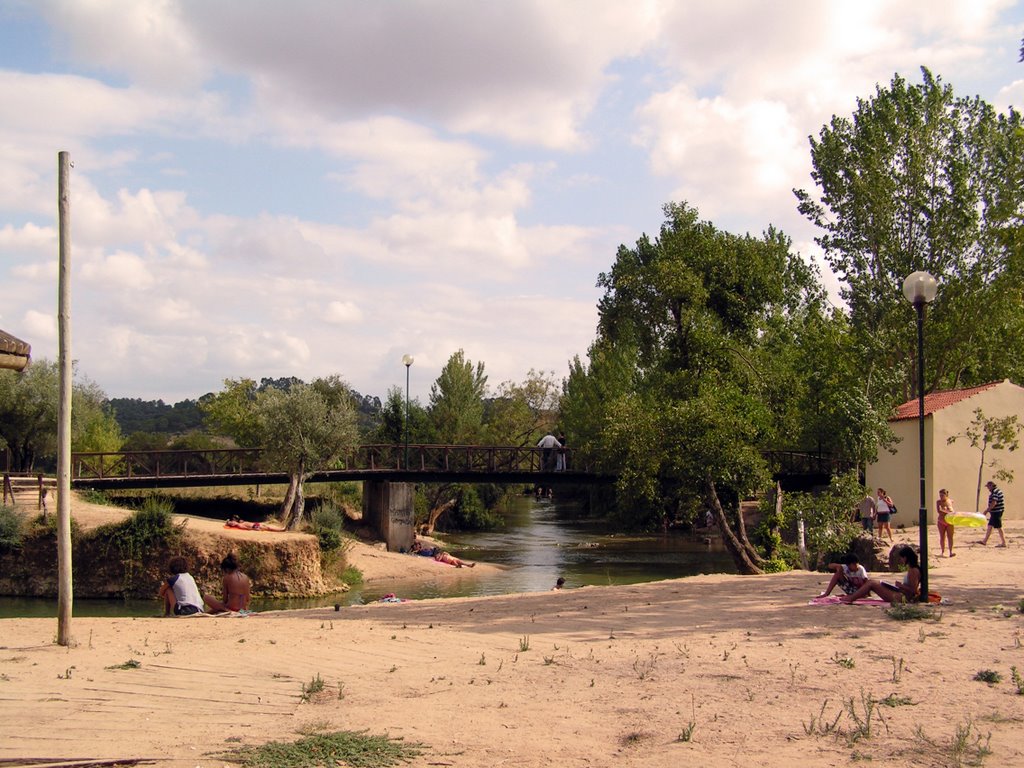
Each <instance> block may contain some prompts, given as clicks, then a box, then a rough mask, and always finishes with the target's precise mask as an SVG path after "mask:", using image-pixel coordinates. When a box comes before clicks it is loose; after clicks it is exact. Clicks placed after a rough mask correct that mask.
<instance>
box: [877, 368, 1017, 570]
mask: <svg viewBox="0 0 1024 768" xmlns="http://www.w3.org/2000/svg"><path fill="white" fill-rule="evenodd" d="M919 407H920V406H919V403H918V401H917V399H914V400H909V401H907V402H906V403H903V404H902V405H900V406H899V407H897V408H896V411H895V413H893V415H892V416H891V417H890V418H889V427H890V428H891V429H892V431H893V432H894V433H895V435H896V438H897V440H898V442H897V444H896V445H895V446H894V449H893V451H892V452H890V451H887V450H884V449H883V450H881V451H879V455H878V457H877V459H876V460H875V461H874V462H872V463H871V464H868V466H867V470H866V473H865V482H866V483H867V485H868V486H869V487H870V488H871V489H872V490H877V489H878V488H879V487H882V488H885V490H886V491H887V492H888V493H889V495H890V496H892V498H893V500H894V501H895V502H896V506H897V508H898V509H899V512H898V513H897V515H896V517H894V518H893V525H894V527H898V526H916V525H917V521H918V515H919V509H920V506H921V498H920V496H921V490H920V488H921V475H920V452H919V448H918V431H919V426H918V410H919ZM924 413H925V417H924V427H925V439H924V455H925V510H926V512H927V518H928V520H929V522H934V520H935V501H936V499H937V498H938V495H939V489H940V488H946V489H948V490H949V493H950V496H951V497H952V498H953V503H954V506H955V508H956V509H957V510H960V511H967V512H971V511H975V510H977V509H978V508H979V507H980V508H982V509H984V508H985V504H986V499H987V492H986V491H985V488H984V484H985V483H986V482H987V481H988V480H993V479H995V478H994V472H995V471H996V470H997V469H1000V468H1001V469H1005V470H1007V471H1009V472H1012V473H1013V476H1014V479H1013V480H1012V481H1000V480H995V482H996V483H997V485H999V487H1000V488H1001V489H1002V490H1003V493H1004V495H1005V497H1006V514H1005V518H1006V519H1011V520H1012V519H1024V449H1022V450H1019V451H1010V450H1006V449H1002V450H998V449H994V448H993V447H992V446H991V445H989V446H988V447H987V449H986V451H985V455H984V462H985V463H984V465H982V452H981V449H980V446H972V445H971V441H970V438H968V437H967V436H966V434H965V433H966V430H967V429H968V427H970V426H971V424H972V423H973V422H975V421H976V419H977V418H978V416H979V413H980V414H981V415H983V416H985V417H987V418H1002V417H1007V416H1011V417H1012V416H1021V415H1022V414H1024V387H1020V386H1018V385H1016V384H1014V383H1012V382H1011V381H1009V380H1005V381H993V382H990V383H988V384H981V385H979V386H977V387H967V388H964V389H952V390H944V391H941V392H931V393H929V394H927V395H925V398H924ZM1022 426H1024V419H1022ZM1022 437H1024V434H1022ZM979 474H980V477H979ZM915 535H916V534H915ZM930 535H932V536H933V537H935V538H936V544H937V534H936V532H935V531H934V530H933V531H931V534H930ZM935 551H936V552H937V551H938V548H937V547H936V549H935Z"/></svg>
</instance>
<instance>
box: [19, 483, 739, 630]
mask: <svg viewBox="0 0 1024 768" xmlns="http://www.w3.org/2000/svg"><path fill="white" fill-rule="evenodd" d="M575 511H576V510H575V507H574V506H573V505H572V504H569V503H562V502H559V501H558V500H557V499H556V500H550V499H536V500H535V499H532V498H528V497H526V498H519V499H515V500H514V501H513V502H512V504H511V505H510V507H509V509H508V510H506V512H505V515H504V517H505V526H504V527H502V528H500V529H498V530H495V531H487V532H478V533H458V534H448V535H442V536H439V538H441V539H442V540H443V541H444V542H445V547H446V548H447V549H448V550H449V551H450V552H452V553H453V554H455V555H457V556H458V557H461V558H463V559H467V560H471V561H472V560H481V561H484V562H489V563H495V564H497V565H499V566H501V567H502V568H501V570H500V571H498V572H496V573H493V574H492V573H488V574H484V573H479V572H473V571H471V570H466V569H463V572H462V573H461V574H460V578H457V579H452V578H439V579H438V580H437V581H436V582H427V583H423V582H422V581H418V582H402V581H395V582H388V583H387V584H371V585H367V586H362V587H357V588H355V589H353V590H351V591H350V592H347V593H344V594H341V595H329V596H325V597H319V598H311V599H295V600H261V599H254V600H253V605H252V608H253V609H254V610H257V611H267V610H286V609H289V608H312V607H321V606H330V605H334V604H341V605H351V604H359V603H366V602H372V601H374V600H377V599H379V598H380V597H382V596H383V595H384V594H386V593H394V594H396V595H398V596H399V597H402V598H407V599H411V600H422V599H429V598H433V597H465V596H476V595H503V594H512V593H518V592H537V591H544V590H548V589H551V587H552V586H554V583H555V580H556V579H557V578H558V577H560V576H561V577H563V578H565V581H566V584H565V586H566V588H567V589H572V588H574V587H581V586H585V585H592V584H634V583H638V582H645V581H657V580H660V579H671V578H678V577H680V576H692V575H695V574H698V573H735V572H736V570H735V566H734V565H733V562H732V558H731V557H730V556H729V554H728V553H727V552H726V551H725V549H724V548H723V546H722V544H721V542H720V540H719V539H718V538H717V537H714V538H709V537H706V536H703V535H699V534H698V535H694V534H684V533H676V532H672V533H667V534H623V533H616V532H614V531H610V530H608V528H607V527H606V526H604V524H602V523H599V522H594V521H590V520H580V519H578V518H577V516H576V514H575ZM445 576H446V577H449V576H450V574H447V573H446V574H445ZM159 609H160V606H159V604H158V603H157V602H156V601H155V600H76V601H75V604H74V608H73V613H74V615H76V616H153V615H156V614H157V613H158V610H159ZM56 611H57V606H56V600H55V599H53V600H44V599H29V598H7V597H0V618H11V617H15V616H20V617H27V616H37V617H55V616H56V615H57V613H56Z"/></svg>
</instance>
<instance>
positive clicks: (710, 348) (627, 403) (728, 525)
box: [598, 204, 821, 573]
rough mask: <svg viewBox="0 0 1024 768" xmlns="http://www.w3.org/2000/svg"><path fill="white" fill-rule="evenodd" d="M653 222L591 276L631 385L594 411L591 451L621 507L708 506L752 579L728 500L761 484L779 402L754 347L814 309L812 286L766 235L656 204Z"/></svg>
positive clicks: (764, 357) (661, 512)
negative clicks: (627, 357) (606, 464)
mask: <svg viewBox="0 0 1024 768" xmlns="http://www.w3.org/2000/svg"><path fill="white" fill-rule="evenodd" d="M665 217H666V221H665V224H664V225H663V226H662V228H661V232H660V235H659V237H658V238H657V240H655V241H651V240H650V239H649V238H648V237H647V236H646V235H645V236H644V237H642V238H641V239H640V240H639V241H637V244H636V247H635V248H632V249H630V248H626V247H625V246H621V247H620V248H619V251H618V256H617V258H616V261H615V264H614V265H613V267H612V270H611V272H609V273H607V274H602V275H601V276H600V278H599V280H598V285H599V286H601V287H603V288H604V289H605V293H604V295H603V296H602V298H601V301H600V303H599V305H598V310H599V316H600V324H599V333H600V335H601V337H602V339H603V340H604V342H603V343H608V344H611V345H613V346H614V345H618V344H625V345H626V346H627V349H635V370H634V371H633V373H632V375H631V377H630V378H632V382H633V388H632V391H629V390H627V391H624V392H623V394H621V395H619V396H618V397H617V398H615V399H614V400H612V401H611V402H609V403H608V404H607V405H606V406H605V408H604V409H602V410H603V421H604V424H603V429H602V432H601V436H600V450H601V452H602V454H603V455H604V459H605V461H610V463H611V464H614V465H617V467H618V471H619V481H618V491H619V493H620V495H621V496H622V501H623V502H624V503H626V504H627V505H629V506H631V507H633V508H635V509H636V510H637V511H638V512H640V513H641V514H645V515H647V516H648V517H649V519H650V518H651V516H652V514H653V518H654V519H656V518H657V517H660V518H661V519H663V520H665V521H666V522H667V521H668V520H669V519H671V518H672V517H673V516H674V515H675V513H676V512H677V511H678V510H679V509H681V508H684V507H686V508H690V509H692V508H694V507H695V506H697V504H704V505H706V507H707V508H710V509H711V510H712V511H713V512H714V515H715V519H716V520H717V522H718V526H719V528H720V530H721V532H722V535H723V538H724V540H725V543H726V546H727V547H728V549H729V551H730V553H731V554H732V555H733V558H734V560H735V561H736V563H737V567H738V568H739V569H740V570H741V572H744V573H757V572H760V565H761V563H762V562H763V559H762V557H761V555H760V553H758V551H757V550H756V548H755V547H754V546H753V545H752V544H751V542H750V540H749V538H748V536H747V533H746V529H745V525H744V521H743V517H742V515H741V514H740V513H739V501H740V500H741V499H742V498H744V497H746V496H748V495H750V494H751V493H753V492H755V491H759V490H762V489H763V488H764V487H765V485H766V483H767V479H768V476H769V472H768V467H767V465H766V463H765V460H764V458H763V454H762V451H763V449H765V448H767V447H773V446H774V444H775V443H776V441H777V435H778V427H779V424H780V419H781V415H782V414H783V411H784V409H783V408H781V407H780V404H781V403H783V402H784V400H785V387H784V386H780V384H779V382H778V381H776V380H775V376H777V375H779V374H780V373H781V369H779V368H776V367H774V366H773V365H771V355H770V350H769V349H768V348H767V347H766V346H765V342H764V340H765V338H766V335H767V334H768V332H769V331H770V330H772V329H774V332H775V334H776V335H781V331H780V330H779V329H780V328H782V327H784V326H785V325H786V324H787V323H788V322H789V320H788V318H790V317H792V316H794V315H799V314H800V313H802V312H804V311H806V308H807V307H808V306H809V305H811V304H812V303H814V302H820V300H821V288H820V286H819V285H818V283H817V281H816V280H815V277H816V275H815V273H814V271H813V270H812V269H811V268H809V267H808V266H807V265H806V264H805V263H804V262H803V261H802V260H801V259H800V258H799V257H798V256H796V255H794V254H793V253H791V251H790V247H789V241H788V239H787V238H786V237H785V236H784V235H782V234H781V233H779V232H777V231H775V230H774V229H769V230H768V231H767V232H766V233H765V234H764V236H763V237H761V238H755V237H751V236H750V235H745V236H737V235H732V234H730V233H727V232H722V231H719V230H717V229H716V228H715V227H714V226H713V225H712V224H711V223H710V222H704V221H700V219H699V217H698V214H697V211H696V210H695V209H693V208H690V207H689V206H687V205H685V204H669V205H666V206H665ZM598 348H599V349H600V346H599V347H598ZM620 378H624V377H620Z"/></svg>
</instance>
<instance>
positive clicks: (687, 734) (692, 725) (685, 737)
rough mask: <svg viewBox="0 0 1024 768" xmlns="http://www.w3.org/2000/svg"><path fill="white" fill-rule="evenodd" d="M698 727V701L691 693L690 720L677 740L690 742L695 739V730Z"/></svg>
mask: <svg viewBox="0 0 1024 768" xmlns="http://www.w3.org/2000/svg"><path fill="white" fill-rule="evenodd" d="M696 728H697V702H696V700H695V699H694V697H693V694H692V693H691V694H690V722H688V723H687V724H686V727H685V728H683V730H681V731H680V732H679V736H678V737H677V739H676V740H677V741H683V742H687V743H689V742H690V741H692V740H693V732H694V730H696Z"/></svg>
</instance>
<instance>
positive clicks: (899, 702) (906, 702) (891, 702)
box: [878, 693, 914, 707]
mask: <svg viewBox="0 0 1024 768" xmlns="http://www.w3.org/2000/svg"><path fill="white" fill-rule="evenodd" d="M878 703H879V704H881V705H882V706H885V707H908V706H913V705H914V702H913V700H912V699H911V698H910V697H909V696H897V695H896V694H895V693H890V694H889V695H888V696H886V697H885V698H884V699H879V701H878Z"/></svg>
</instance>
